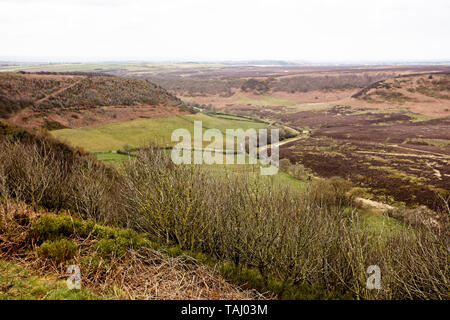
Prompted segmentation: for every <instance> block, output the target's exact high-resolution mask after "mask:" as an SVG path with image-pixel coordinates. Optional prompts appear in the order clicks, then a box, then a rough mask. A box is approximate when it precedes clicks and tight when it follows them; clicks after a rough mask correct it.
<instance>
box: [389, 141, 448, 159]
mask: <svg viewBox="0 0 450 320" xmlns="http://www.w3.org/2000/svg"><path fill="white" fill-rule="evenodd" d="M389 146H391V147H395V148H400V149H405V150H412V151H416V152H422V153H429V154H434V155H437V156H441V157H444V158H450V156H449V155H446V154H443V153H438V152H432V151H426V150H420V149H414V148H407V147H402V146H399V145H398V144H391V145H389Z"/></svg>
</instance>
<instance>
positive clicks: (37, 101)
mask: <svg viewBox="0 0 450 320" xmlns="http://www.w3.org/2000/svg"><path fill="white" fill-rule="evenodd" d="M81 80H83V79H80V80H78V81H75V82H74V83H72V84H70V85H68V86H66V87H62V88H60V89H58V90H56V91H54V92H52V93H50V94H48V95H46V96H45V97H43V98H41V99H39V100H36V102H35V105H36V106H37V105H38V104H40V103H42V102H43V101H45V100H47V99H49V98H50V97H54V96H56V95H58V94H60V93H61V92H63V91H65V90H67V89H70V88H72V87H73V86H75V85H77V84H78V83H80V82H81Z"/></svg>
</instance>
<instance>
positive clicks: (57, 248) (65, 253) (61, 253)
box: [38, 239, 78, 264]
mask: <svg viewBox="0 0 450 320" xmlns="http://www.w3.org/2000/svg"><path fill="white" fill-rule="evenodd" d="M77 249H78V247H77V245H76V244H75V243H74V242H73V241H72V240H68V239H60V240H55V241H51V240H48V241H45V242H44V243H43V244H42V245H41V246H40V247H39V248H38V254H39V255H40V256H42V257H44V258H47V259H50V260H52V261H54V262H56V263H57V264H60V263H62V262H65V261H67V260H70V259H72V258H73V257H74V256H75V254H76V251H77Z"/></svg>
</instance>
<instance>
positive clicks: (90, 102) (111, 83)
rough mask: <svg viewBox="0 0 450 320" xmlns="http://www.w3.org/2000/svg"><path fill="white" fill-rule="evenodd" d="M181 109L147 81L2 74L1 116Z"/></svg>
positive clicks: (176, 100)
mask: <svg viewBox="0 0 450 320" xmlns="http://www.w3.org/2000/svg"><path fill="white" fill-rule="evenodd" d="M143 104H145V105H155V106H156V105H167V106H181V105H182V103H181V101H180V100H179V99H178V98H176V97H175V96H173V95H171V94H169V93H168V92H166V91H165V90H164V89H162V88H161V87H159V86H157V85H155V84H153V83H151V82H149V81H146V80H136V79H124V78H116V77H111V76H98V75H97V76H94V75H85V74H84V75H80V74H72V75H67V74H51V75H48V74H18V73H3V74H0V116H1V117H4V118H5V117H7V116H9V115H10V114H12V113H14V112H17V111H19V110H21V109H24V108H26V107H29V108H31V109H32V110H33V111H40V112H46V111H48V110H51V109H67V108H92V107H95V106H132V105H143Z"/></svg>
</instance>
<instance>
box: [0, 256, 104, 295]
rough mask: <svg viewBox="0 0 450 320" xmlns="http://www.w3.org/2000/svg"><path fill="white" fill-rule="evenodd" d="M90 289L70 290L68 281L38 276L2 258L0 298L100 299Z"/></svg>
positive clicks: (0, 266)
mask: <svg viewBox="0 0 450 320" xmlns="http://www.w3.org/2000/svg"><path fill="white" fill-rule="evenodd" d="M98 299H102V297H101V296H99V295H97V294H95V293H94V292H92V291H90V290H89V289H86V288H82V289H80V290H70V289H69V288H68V287H67V284H66V281H64V280H58V279H56V278H55V277H42V276H37V275H36V274H35V273H34V272H33V271H32V270H30V269H27V268H24V267H23V266H21V265H19V264H16V263H12V262H7V261H3V260H0V300H98Z"/></svg>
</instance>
